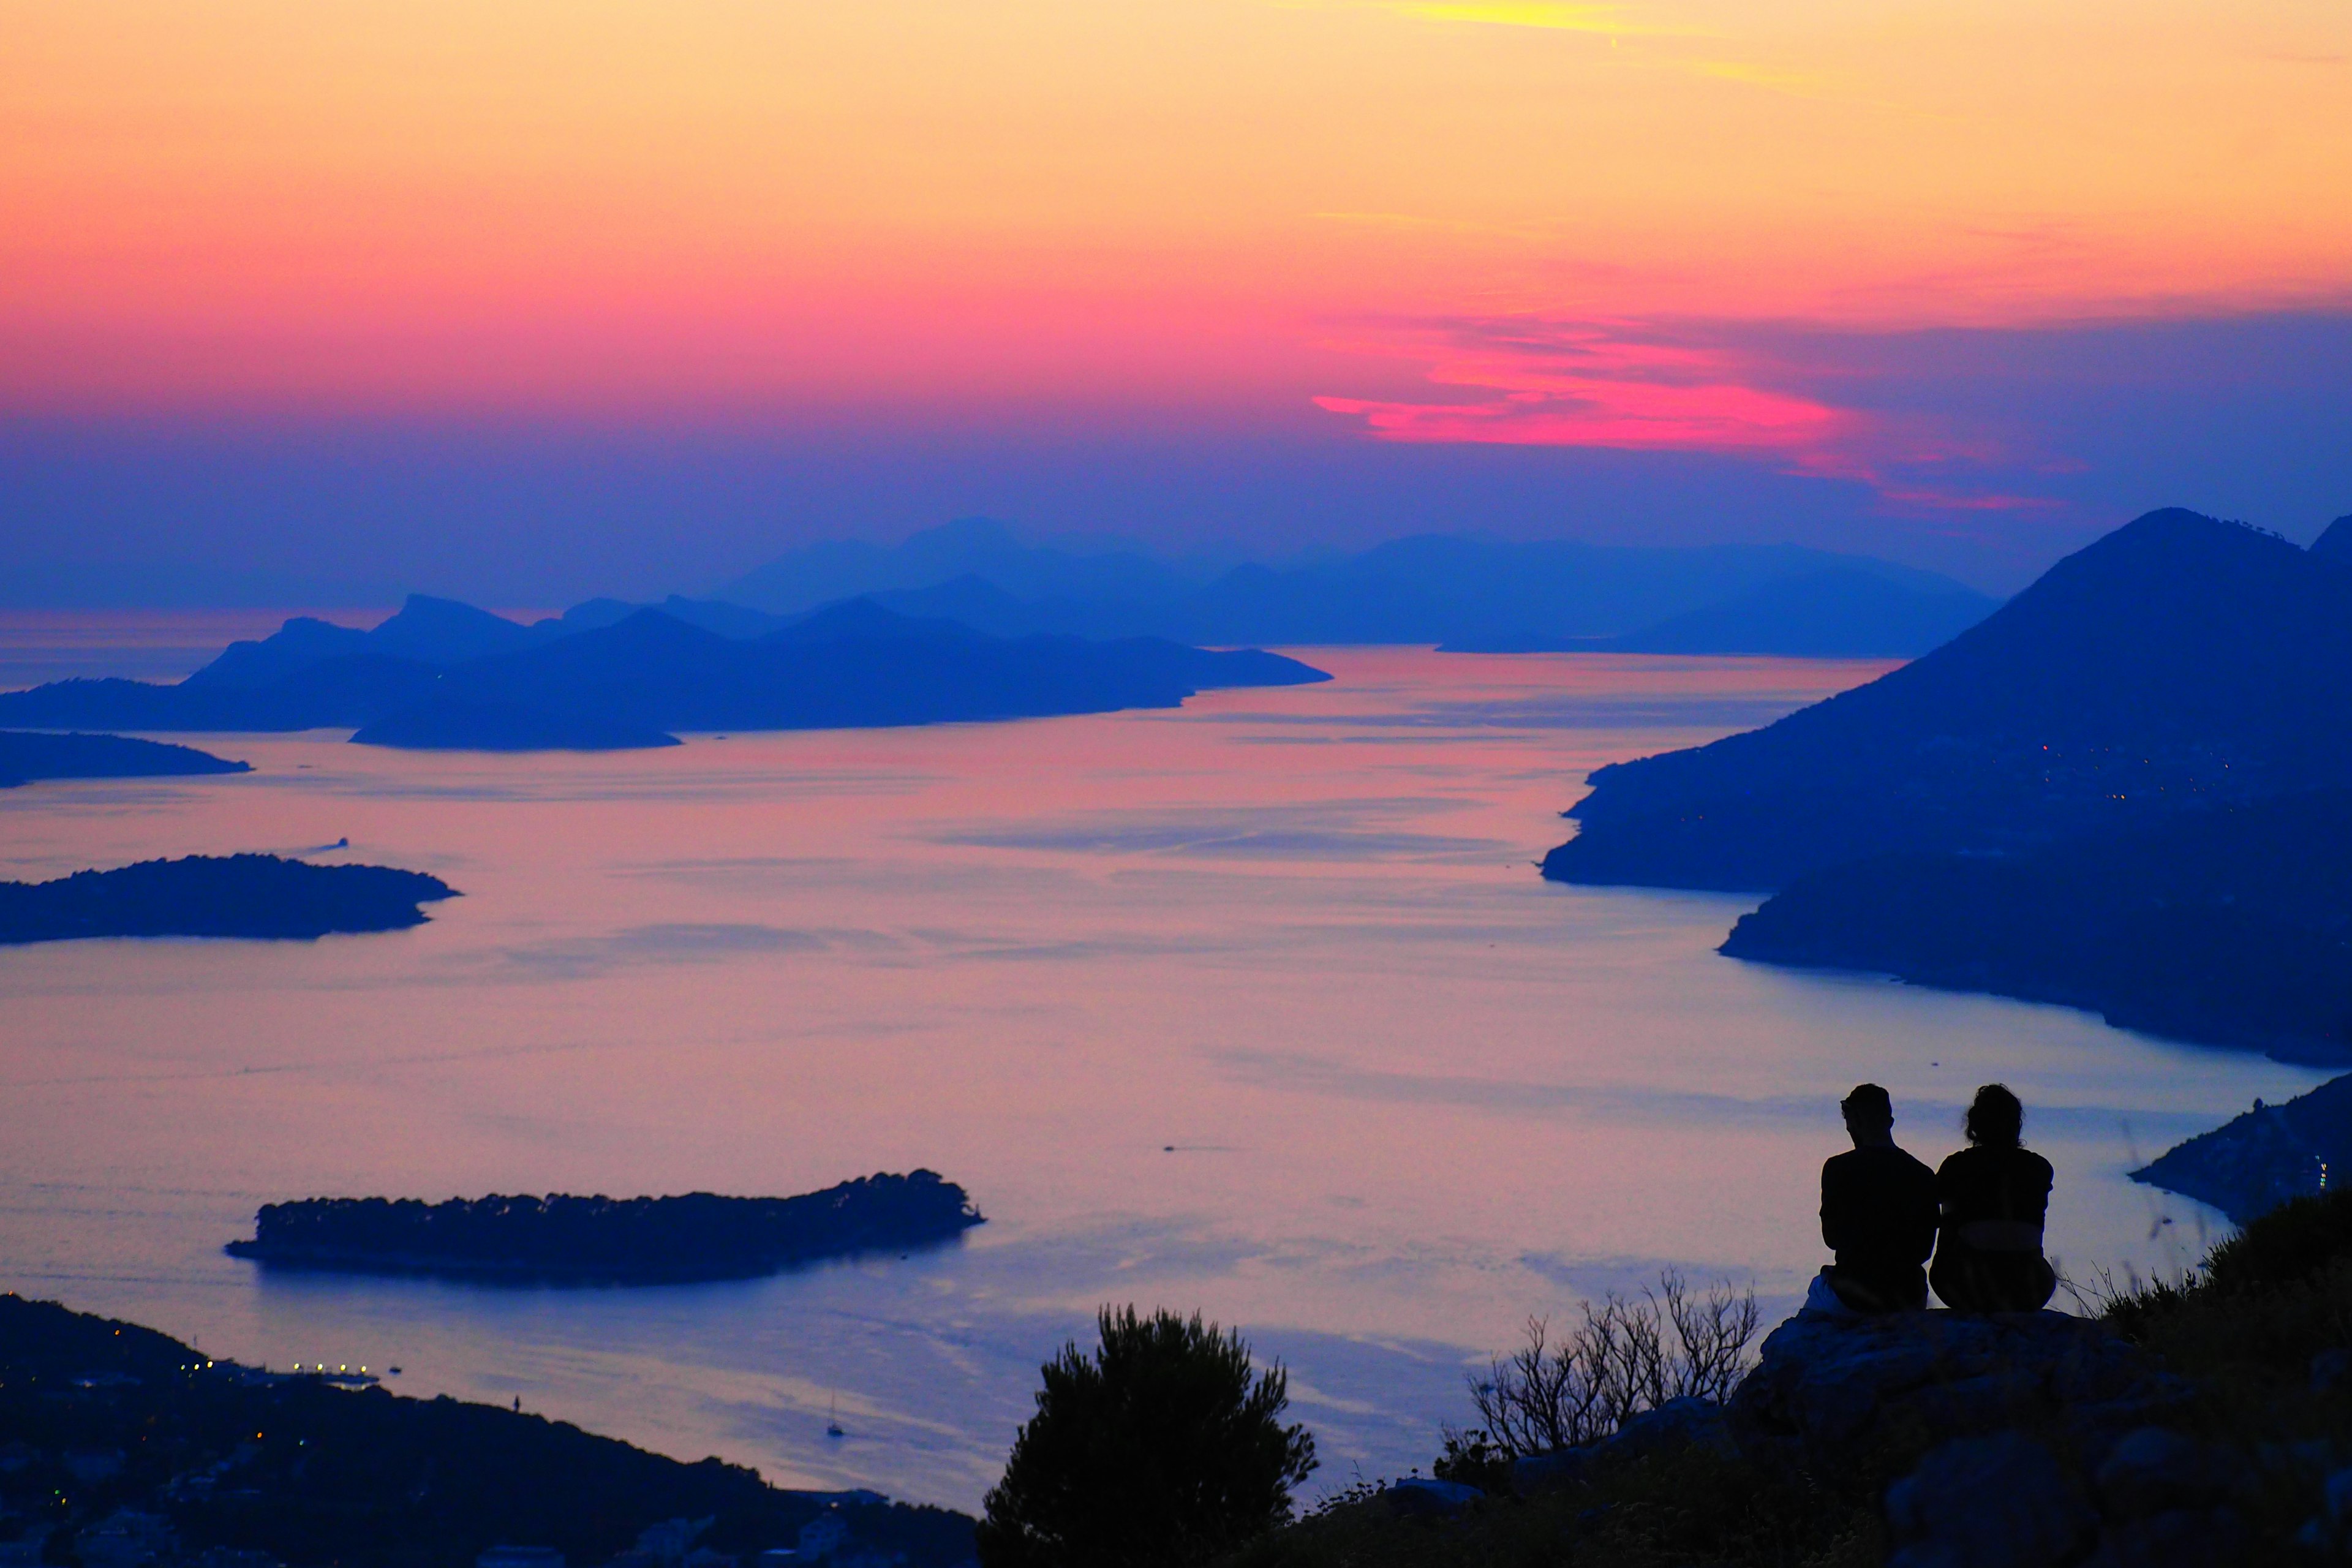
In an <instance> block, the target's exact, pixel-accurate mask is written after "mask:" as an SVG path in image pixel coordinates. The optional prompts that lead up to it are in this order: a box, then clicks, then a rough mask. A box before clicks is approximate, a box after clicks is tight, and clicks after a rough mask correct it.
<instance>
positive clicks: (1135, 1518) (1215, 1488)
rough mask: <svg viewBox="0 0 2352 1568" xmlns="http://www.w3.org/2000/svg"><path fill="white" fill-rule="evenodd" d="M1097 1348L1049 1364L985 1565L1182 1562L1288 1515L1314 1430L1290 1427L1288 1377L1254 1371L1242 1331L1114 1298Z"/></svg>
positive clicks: (985, 1543)
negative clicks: (1286, 1418)
mask: <svg viewBox="0 0 2352 1568" xmlns="http://www.w3.org/2000/svg"><path fill="white" fill-rule="evenodd" d="M1098 1324H1099V1327H1100V1329H1101V1332H1102V1343H1101V1345H1100V1347H1099V1348H1098V1349H1097V1351H1096V1352H1095V1353H1094V1354H1093V1355H1092V1356H1088V1355H1087V1354H1085V1353H1084V1352H1081V1351H1080V1350H1079V1349H1078V1347H1077V1345H1076V1343H1075V1342H1073V1343H1071V1344H1068V1345H1066V1346H1064V1347H1063V1350H1062V1353H1061V1354H1060V1355H1058V1356H1056V1357H1055V1358H1054V1359H1053V1360H1052V1361H1050V1362H1048V1363H1045V1367H1044V1369H1043V1372H1044V1378H1045V1386H1044V1387H1043V1388H1042V1389H1040V1390H1039V1392H1038V1394H1037V1414H1036V1415H1034V1416H1032V1417H1030V1419H1029V1422H1028V1424H1027V1425H1026V1426H1023V1427H1022V1428H1021V1433H1020V1436H1017V1437H1016V1438H1014V1440H1013V1453H1012V1455H1011V1457H1010V1458H1008V1459H1007V1460H1006V1461H1005V1466H1004V1479H1003V1480H1001V1481H999V1482H998V1483H997V1484H996V1487H995V1489H993V1490H992V1491H991V1492H990V1493H989V1494H988V1500H987V1505H986V1509H985V1511H984V1514H983V1517H982V1520H981V1524H980V1537H979V1539H980V1559H981V1562H982V1563H984V1564H986V1565H987V1568H1163V1565H1168V1568H1172V1565H1175V1564H1182V1563H1197V1562H1200V1561H1202V1559H1204V1558H1207V1557H1209V1556H1212V1555H1213V1554H1215V1553H1218V1552H1225V1551H1229V1550H1231V1549H1232V1548H1234V1547H1235V1546H1238V1545H1240V1544H1241V1543H1243V1542H1246V1541H1248V1540H1250V1539H1251V1538H1253V1537H1255V1536H1257V1535H1260V1534H1263V1533H1264V1532H1265V1531H1269V1530H1272V1529H1273V1528H1274V1527H1275V1526H1276V1525H1278V1524H1281V1523H1284V1522H1285V1521H1287V1520H1288V1519H1289V1518H1290V1493H1291V1489H1292V1488H1293V1487H1296V1486H1297V1485H1298V1484H1299V1483H1300V1482H1301V1481H1304V1480H1305V1479H1307V1476H1308V1474H1309V1473H1311V1472H1312V1471H1313V1470H1314V1468H1315V1439H1314V1438H1313V1437H1311V1436H1308V1435H1307V1429H1306V1428H1305V1427H1303V1426H1284V1425H1283V1424H1282V1416H1283V1414H1284V1412H1285V1410H1286V1408H1287V1406H1288V1405H1289V1400H1290V1394H1289V1377H1288V1374H1287V1373H1285V1371H1284V1370H1283V1368H1282V1366H1281V1365H1280V1363H1276V1365H1275V1366H1273V1367H1272V1368H1271V1369H1269V1370H1267V1371H1265V1372H1263V1373H1254V1370H1253V1368H1252V1366H1251V1363H1250V1352H1249V1347H1248V1346H1247V1345H1246V1344H1244V1343H1243V1342H1242V1338H1241V1335H1240V1334H1239V1333H1238V1332H1235V1333H1221V1332H1219V1331H1218V1329H1217V1326H1216V1325H1215V1324H1214V1323H1211V1324H1208V1325H1206V1326H1203V1325H1202V1321H1201V1318H1200V1314H1198V1313H1197V1312H1196V1313H1194V1314H1193V1315H1192V1317H1191V1318H1190V1319H1184V1318H1180V1317H1178V1316H1176V1315H1175V1314H1174V1313H1172V1312H1167V1311H1160V1312H1155V1313H1153V1314H1152V1315H1151V1316H1150V1318H1142V1319H1139V1318H1138V1317H1137V1316H1136V1312H1135V1309H1134V1308H1132V1307H1129V1308H1128V1309H1126V1310H1124V1311H1119V1312H1114V1311H1112V1310H1110V1309H1109V1308H1105V1309H1103V1311H1102V1313H1101V1315H1100V1318H1099V1320H1098Z"/></svg>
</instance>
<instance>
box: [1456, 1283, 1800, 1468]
mask: <svg viewBox="0 0 2352 1568" xmlns="http://www.w3.org/2000/svg"><path fill="white" fill-rule="evenodd" d="M1760 1326H1761V1320H1760V1319H1759V1316H1758V1313H1757V1309H1756V1292H1754V1291H1753V1290H1748V1291H1743V1292H1741V1293H1740V1294H1738V1295H1734V1294H1732V1292H1731V1290H1730V1289H1729V1288H1728V1287H1727V1286H1722V1285H1717V1286H1715V1287H1713V1288H1712V1289H1709V1290H1708V1291H1707V1293H1706V1295H1704V1296H1695V1295H1693V1294H1692V1293H1691V1289H1690V1287H1689V1286H1688V1285H1686V1284H1685V1283H1684V1280H1683V1277H1682V1276H1681V1275H1680V1274H1677V1273H1675V1271H1674V1270H1673V1269H1671V1268H1669V1269H1667V1270H1665V1271H1664V1272H1663V1273H1661V1274H1660V1275H1659V1276H1658V1282H1657V1284H1656V1285H1655V1286H1652V1287H1646V1288H1644V1289H1643V1291H1642V1293H1641V1295H1640V1296H1638V1297H1633V1298H1627V1297H1622V1296H1619V1295H1617V1294H1616V1293H1615V1292H1613V1291H1612V1292H1611V1293H1610V1295H1609V1296H1608V1297H1607V1298H1606V1299H1605V1300H1603V1301H1602V1302H1601V1305H1599V1306H1598V1307H1596V1306H1594V1305H1593V1304H1592V1303H1591V1302H1590V1301H1587V1302H1586V1303H1585V1304H1584V1321H1583V1323H1582V1324H1580V1326H1579V1327H1578V1329H1577V1331H1575V1332H1574V1333H1573V1334H1570V1336H1569V1337H1568V1338H1567V1339H1565V1340H1562V1341H1560V1342H1559V1343H1557V1344H1554V1343H1552V1342H1551V1340H1550V1337H1549V1326H1548V1325H1547V1323H1546V1321H1545V1320H1543V1319H1541V1318H1530V1319H1528V1337H1527V1342H1526V1343H1525V1344H1524V1345H1521V1346H1520V1347H1519V1349H1518V1350H1517V1352H1513V1354H1512V1355H1511V1357H1510V1359H1509V1360H1508V1361H1505V1360H1502V1359H1499V1358H1497V1359H1496V1361H1495V1362H1494V1363H1493V1364H1492V1366H1491V1367H1490V1369H1489V1372H1488V1375H1487V1376H1486V1378H1484V1379H1478V1378H1473V1379H1472V1380H1471V1384H1470V1397H1471V1400H1472V1402H1473V1403H1474V1404H1475V1405H1476V1406H1477V1409H1478V1420H1479V1426H1478V1429H1477V1430H1476V1431H1475V1432H1472V1433H1469V1434H1465V1435H1464V1436H1463V1438H1462V1439H1460V1445H1461V1447H1463V1448H1464V1450H1465V1455H1466V1454H1467V1452H1468V1450H1469V1447H1470V1445H1473V1444H1476V1443H1477V1442H1478V1440H1479V1439H1481V1438H1483V1439H1484V1441H1485V1444H1486V1446H1487V1447H1492V1448H1495V1449H1499V1450H1500V1451H1501V1453H1502V1455H1503V1456H1504V1457H1505V1458H1518V1457H1520V1456H1522V1455H1527V1454H1542V1453H1549V1452H1550V1451H1551V1450H1553V1449H1556V1448H1573V1447H1580V1446H1581V1445H1583V1444H1586V1443H1594V1442H1598V1441H1600V1440H1601V1438H1603V1437H1606V1436H1609V1435H1610V1434H1611V1433H1612V1432H1614V1431H1616V1430H1617V1428H1618V1427H1620V1426H1623V1425H1624V1424H1625V1423H1626V1422H1627V1421H1628V1420H1630V1419H1631V1418H1632V1417H1633V1416H1635V1415H1640V1414H1641V1413H1642V1412H1643V1411H1644V1410H1654V1409H1655V1408H1656V1407H1657V1406H1659V1405H1664V1403H1665V1402H1666V1401H1668V1400H1670V1399H1680V1398H1684V1397H1685V1396H1689V1395H1696V1396H1697V1397H1698V1398H1701V1399H1712V1400H1715V1401H1717V1403H1718V1404H1719V1403H1721V1402H1722V1401H1723V1400H1725V1399H1727V1398H1729V1397H1730V1395H1731V1391H1732V1389H1734V1388H1735V1387H1737V1386H1738V1383H1739V1380H1740V1379H1741V1378H1742V1377H1744V1376H1746V1375H1747V1373H1748V1344H1749V1342H1751V1341H1753V1340H1754V1339H1755V1338H1756V1331H1757V1329H1758V1328H1759V1327H1760ZM1452 1457H1453V1455H1452V1454H1451V1453H1449V1458H1452Z"/></svg>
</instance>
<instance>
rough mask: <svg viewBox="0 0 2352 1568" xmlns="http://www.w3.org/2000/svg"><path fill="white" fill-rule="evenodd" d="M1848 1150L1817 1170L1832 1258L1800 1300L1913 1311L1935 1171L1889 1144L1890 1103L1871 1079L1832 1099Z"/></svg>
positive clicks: (1931, 1244) (1923, 1294) (1922, 1280)
mask: <svg viewBox="0 0 2352 1568" xmlns="http://www.w3.org/2000/svg"><path fill="white" fill-rule="evenodd" d="M1838 1110H1841V1111H1842V1112H1843V1113H1844V1115H1845V1130H1846V1133H1847V1135H1848V1136H1850V1137H1851V1138H1853V1148H1852V1149H1850V1150H1848V1151H1847V1152H1845V1153H1843V1154H1839V1155H1835V1156H1833V1157H1832V1159H1831V1160H1830V1161H1829V1163H1826V1164H1824V1165H1823V1166H1822V1241H1823V1242H1825V1243H1827V1244H1828V1246H1829V1248H1830V1250H1831V1251H1832V1252H1834V1253H1835V1254H1836V1255H1837V1261H1836V1262H1834V1263H1832V1264H1831V1265H1830V1266H1829V1267H1828V1268H1824V1269H1822V1271H1821V1274H1820V1276H1819V1277H1818V1278H1817V1279H1814V1281H1813V1285H1812V1289H1811V1291H1809V1292H1808V1293H1807V1295H1806V1297H1805V1305H1806V1306H1807V1307H1809V1308H1811V1309H1812V1310H1816V1311H1829V1312H1838V1313H1853V1312H1916V1311H1919V1310H1923V1309H1924V1308H1926V1306H1927V1271H1926V1269H1925V1268H1922V1265H1924V1264H1925V1263H1926V1262H1927V1255H1928V1254H1929V1253H1930V1252H1933V1251H1934V1250H1935V1247H1936V1173H1934V1172H1933V1171H1930V1170H1929V1169H1927V1166H1926V1165H1924V1164H1922V1163H1920V1162H1919V1161H1917V1160H1915V1159H1913V1158H1912V1157H1911V1156H1910V1155H1908V1154H1906V1153H1905V1152H1903V1151H1902V1150H1900V1149H1898V1148H1896V1147H1895V1102H1894V1101H1893V1100H1890V1099H1889V1098H1888V1097H1887V1093H1886V1091H1885V1089H1881V1088H1879V1087H1878V1085H1876V1084H1874V1083H1864V1084H1856V1085H1855V1086H1854V1089H1853V1093H1852V1094H1849V1095H1847V1096H1846V1097H1845V1099H1844V1100H1841V1101H1840V1102H1839V1104H1838Z"/></svg>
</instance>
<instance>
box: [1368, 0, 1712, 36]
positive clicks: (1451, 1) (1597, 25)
mask: <svg viewBox="0 0 2352 1568" xmlns="http://www.w3.org/2000/svg"><path fill="white" fill-rule="evenodd" d="M1374 3H1375V4H1377V5H1379V6H1380V8H1381V10H1383V11H1393V12H1395V13H1396V14H1397V15H1399V16H1415V17H1419V18H1421V19H1422V20H1423V21H1429V22H1475V23H1479V24H1483V25H1485V26H1492V27H1542V28H1546V29H1549V30H1550V31H1553V32H1560V33H1594V34H1598V35H1600V36H1601V37H1612V38H1639V37H1664V36H1668V35H1676V34H1686V33H1692V32H1696V31H1697V29H1696V28H1692V27H1686V26H1674V25H1671V24H1664V23H1658V22H1653V21H1646V20H1643V19H1641V18H1638V17H1636V16H1633V8H1632V7H1631V6H1627V5H1580V4H1569V3H1564V0H1374Z"/></svg>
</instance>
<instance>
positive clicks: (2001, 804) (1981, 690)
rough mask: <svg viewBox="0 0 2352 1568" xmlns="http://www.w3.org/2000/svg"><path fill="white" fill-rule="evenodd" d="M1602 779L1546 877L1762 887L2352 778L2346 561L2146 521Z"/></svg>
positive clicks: (1996, 848)
mask: <svg viewBox="0 0 2352 1568" xmlns="http://www.w3.org/2000/svg"><path fill="white" fill-rule="evenodd" d="M1591 785H1592V788H1591V794H1589V795H1587V796H1586V797H1585V798H1584V799H1583V800H1582V801H1580V802H1579V803H1578V804H1577V805H1575V807H1574V808H1573V809H1572V810H1571V811H1570V813H1569V815H1570V816H1572V817H1574V818H1575V819H1576V821H1577V822H1578V823H1579V824H1580V828H1579V831H1578V834H1577V836H1576V837H1575V838H1573V839H1572V840H1570V842H1569V843H1567V844H1564V845H1562V846H1560V847H1559V848H1557V849H1554V850H1553V851H1552V852H1551V853H1550V854H1549V856H1547V857H1546V858H1545V861H1544V875H1546V876H1547V877H1549V878H1552V879H1556V880H1560V881H1570V882H1582V883H1595V884H1609V883H1616V884H1633V885H1642V886H1654V887H1681V888H1713V889H1738V890H1748V889H1754V890H1760V891H1771V890H1773V889H1780V888H1784V887H1787V886H1789V885H1790V883H1792V882H1794V881H1795V880H1796V879H1798V878H1800V877H1803V876H1805V875H1807V874H1809V873H1811V872H1814V871H1819V870H1822V869H1823V868H1827V867H1831V866H1835V865H1839V864H1842V863H1843V862H1847V861H1852V860H1858V859H1861V858H1864V857H1866V856H1872V855H1881V854H1887V853H1890V852H1927V853H1961V854H1985V853H2009V852H2015V851H2018V850H2021V849H2028V848H2032V847H2037V846H2040V845H2043V844H2047V843H2051V842H2053V841H2055V840H2057V839H2060V838H2063V837H2072V836H2077V835H2087V834H2116V833H2127V832H2132V831H2135V830H2138V829H2144V828H2147V827H2150V826H2155V825H2156V824H2158V823H2160V822H2162V821H2164V820H2165V819H2167V818H2168V817H2170V816H2175V815H2177V814H2178V813H2179V812H2181V811H2184V810H2188V809H2191V808H2194V807H2200V806H2210V805H2221V804H2228V803H2231V802H2242V801H2247V800H2252V799H2257V798H2260V797H2262V796H2265V795H2283V794H2287V793H2290V792H2293V791H2297V790H2310V789H2318V788H2326V787H2330V786H2345V785H2352V564H2347V563H2345V562H2343V561H2340V560H2336V559H2331V558H2329V557H2328V556H2327V555H2325V554H2315V553H2313V552H2306V551H2304V550H2299V549H2297V548H2296V547H2295V546H2294V545H2293V544H2291V543H2289V542H2286V541H2285V540H2284V539H2280V538H2278V537H2276V536H2275V535H2273V534H2267V533H2263V532H2261V531H2258V530H2255V529H2252V528H2248V527H2245V526H2244V525H2242V524H2238V523H2230V522H2221V521H2215V520H2214V519H2212V518H2210V517H2202V516H2200V515H2198V514H2197V513H2194V512H2189V511H2182V510H2168V511H2157V512H2150V513H2148V514H2147V516H2145V517H2142V518H2140V519H2138V520H2137V521H2134V522H2132V523H2130V524H2128V525H2126V527H2123V528H2121V529H2118V530H2116V531H2115V532H2113V533H2111V534H2109V535H2107V536H2106V537H2105V538H2104V539H2101V540H2100V541H2098V542H2096V543H2095V544H2093V545H2091V546H2090V547H2089V548H2087V549H2084V550H2082V551H2079V552H2076V553H2075V554H2074V555H2071V556H2068V557H2067V558H2066V559H2065V560H2063V561H2062V562H2060V563H2058V564H2057V565H2055V566H2053V567H2052V568H2051V569H2050V571H2049V572H2048V573H2046V574H2043V576H2042V578H2041V580H2040V581H2038V582H2036V583H2035V584H2033V585H2032V587H2030V588H2028V589H2027V590H2026V591H2025V592H2023V593H2022V594H2020V595H2018V596H2017V597H2016V598H2014V599H2012V600H2011V601H2010V602H2009V603H2008V604H2007V605H2003V606H2002V607H2001V608H2000V610H1998V611H1996V612H1995V613H1994V614H1993V615H1992V616H1990V617H1989V618H1988V619H1986V620H1985V621H1983V622H1982V623H1981V624H1979V625H1978V626H1973V627H1971V628H1970V629H1969V630H1968V631H1965V632H1963V633H1961V634H1960V635H1959V636H1958V637H1955V638H1954V639H1953V640H1952V641H1951V642H1949V643H1948V644H1946V645H1945V646H1944V647H1940V648H1937V650H1936V651H1935V652H1933V653H1930V654H1928V655H1927V656H1926V657H1925V658H1919V659H1917V660H1916V661H1914V662H1913V663H1910V664H1908V665H1906V666H1904V667H1903V668H1900V669H1897V670H1895V671H1893V672H1891V673H1889V674H1887V675H1885V676H1884V677H1882V678H1880V679H1877V680H1874V681H1872V682H1871V683H1869V684H1868V685H1865V686H1862V687H1858V688H1856V689H1853V690H1852V691H1847V692H1843V693H1841V694H1840V695H1838V696H1836V697H1833V698H1831V699H1830V700H1827V701H1825V702H1821V703H1817V704H1815V705H1814V706H1812V707H1810V708H1807V709H1804V710H1801V711H1799V712H1796V713H1792V714H1790V715H1789V716H1788V717H1787V718H1785V719H1782V720H1780V721H1779V722H1777V723H1775V724H1771V725H1769V726H1767V727H1765V728H1764V729H1761V730H1757V731H1749V732H1748V733H1746V734H1740V735H1734V736H1731V737H1729V738H1727V739H1726V740H1722V741H1717V742H1715V743H1714V744H1712V745H1707V746H1701V747H1697V748H1695V749H1693V750H1689V751H1682V752H1667V753H1665V754H1664V755H1661V756H1654V757H1647V758H1643V759H1642V760H1640V761H1637V762H1631V763H1616V764H1612V765H1611V766H1609V767H1605V768H1601V769H1600V770H1598V771H1597V772H1595V773H1593V774H1592V775H1591Z"/></svg>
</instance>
